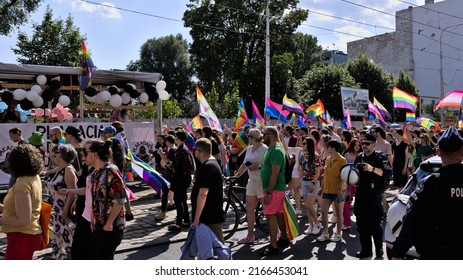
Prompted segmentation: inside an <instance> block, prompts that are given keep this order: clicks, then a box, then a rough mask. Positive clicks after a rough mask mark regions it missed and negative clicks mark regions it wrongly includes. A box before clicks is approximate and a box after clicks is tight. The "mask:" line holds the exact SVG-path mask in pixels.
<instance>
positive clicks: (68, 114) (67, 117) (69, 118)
mask: <svg viewBox="0 0 463 280" xmlns="http://www.w3.org/2000/svg"><path fill="white" fill-rule="evenodd" d="M64 118H65V119H66V120H68V121H72V118H73V117H72V114H71V113H67V114H66V116H65V117H64Z"/></svg>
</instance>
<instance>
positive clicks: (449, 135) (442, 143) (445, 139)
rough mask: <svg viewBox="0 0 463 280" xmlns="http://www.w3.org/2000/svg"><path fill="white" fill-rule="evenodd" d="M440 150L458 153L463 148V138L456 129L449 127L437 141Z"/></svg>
mask: <svg viewBox="0 0 463 280" xmlns="http://www.w3.org/2000/svg"><path fill="white" fill-rule="evenodd" d="M437 145H438V146H439V150H441V151H443V152H446V153H453V152H456V151H458V150H459V149H460V148H461V147H462V146H463V138H462V137H461V135H460V133H459V132H458V130H457V129H456V128H455V127H453V126H452V127H449V128H447V129H446V130H445V132H444V134H442V136H441V137H440V138H439V140H438V141H437Z"/></svg>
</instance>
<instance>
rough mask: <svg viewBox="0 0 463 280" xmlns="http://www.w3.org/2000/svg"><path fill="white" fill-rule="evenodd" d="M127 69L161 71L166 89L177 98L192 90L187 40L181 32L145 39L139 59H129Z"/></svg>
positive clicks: (180, 98)
mask: <svg viewBox="0 0 463 280" xmlns="http://www.w3.org/2000/svg"><path fill="white" fill-rule="evenodd" d="M127 70H130V71H143V72H158V73H161V74H162V75H163V80H164V81H166V83H167V87H166V90H167V91H168V92H169V93H171V94H172V98H175V99H177V100H182V99H183V98H184V97H185V96H186V95H189V94H191V93H192V92H193V91H194V85H193V83H192V81H191V78H192V77H193V68H192V67H191V63H190V58H189V55H188V42H187V41H186V40H185V39H183V37H182V34H177V35H175V36H173V35H169V36H166V37H161V38H159V39H156V38H152V39H149V40H147V41H146V42H145V43H144V44H143V45H142V46H141V48H140V59H138V60H137V61H130V63H129V65H127Z"/></svg>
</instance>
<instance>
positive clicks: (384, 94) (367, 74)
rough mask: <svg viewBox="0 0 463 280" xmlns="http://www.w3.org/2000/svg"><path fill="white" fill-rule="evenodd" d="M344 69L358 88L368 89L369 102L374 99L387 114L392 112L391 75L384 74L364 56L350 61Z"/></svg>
mask: <svg viewBox="0 0 463 280" xmlns="http://www.w3.org/2000/svg"><path fill="white" fill-rule="evenodd" d="M346 67H347V71H348V72H349V74H350V75H351V76H352V77H353V78H354V80H355V82H357V83H358V85H359V87H360V88H362V89H368V92H369V95H370V101H373V98H374V97H376V99H377V100H378V101H379V102H380V103H381V104H382V105H383V106H384V107H385V108H386V109H387V110H388V111H389V112H392V85H393V76H392V74H389V73H387V72H385V71H384V70H383V69H382V68H381V67H380V66H379V65H377V64H375V63H374V62H373V61H372V60H370V59H369V58H368V57H367V56H366V55H365V54H361V55H359V56H358V57H356V58H354V59H352V60H350V61H349V62H348V63H347V65H346Z"/></svg>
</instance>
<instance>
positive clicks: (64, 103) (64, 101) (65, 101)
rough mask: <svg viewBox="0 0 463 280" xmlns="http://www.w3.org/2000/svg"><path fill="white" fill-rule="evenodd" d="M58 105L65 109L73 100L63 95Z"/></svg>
mask: <svg viewBox="0 0 463 280" xmlns="http://www.w3.org/2000/svg"><path fill="white" fill-rule="evenodd" d="M58 103H59V104H61V105H62V106H63V107H67V106H69V104H71V99H70V98H69V96H67V95H61V96H60V97H59V99H58Z"/></svg>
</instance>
